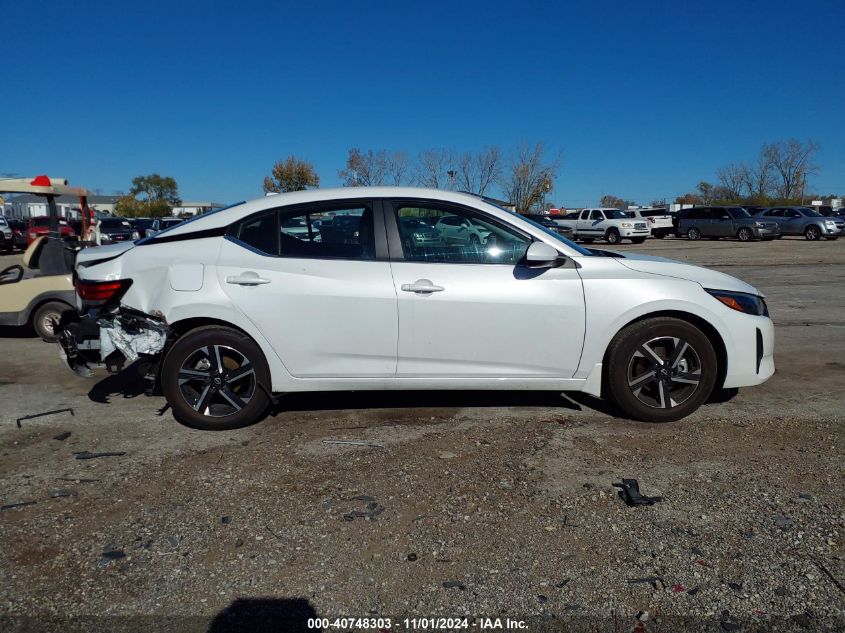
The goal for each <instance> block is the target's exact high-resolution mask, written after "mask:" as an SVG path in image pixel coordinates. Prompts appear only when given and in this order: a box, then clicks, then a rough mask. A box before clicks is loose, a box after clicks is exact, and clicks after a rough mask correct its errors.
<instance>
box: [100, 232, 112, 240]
mask: <svg viewBox="0 0 845 633" xmlns="http://www.w3.org/2000/svg"><path fill="white" fill-rule="evenodd" d="M100 241H101V242H111V236H110V235H109V234H108V233H100Z"/></svg>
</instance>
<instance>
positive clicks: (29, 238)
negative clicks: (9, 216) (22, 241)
mask: <svg viewBox="0 0 845 633" xmlns="http://www.w3.org/2000/svg"><path fill="white" fill-rule="evenodd" d="M49 233H50V218H49V217H48V216H46V215H37V216H35V217H32V218H29V220H28V221H27V223H26V243H27V246H28V245H30V244H32V243H33V242H34V241H35V239H36V238H37V237H39V236H41V235H48V234H49ZM59 234H60V235H61V237H62V239H67V238H69V237H76V232H75V231H74V230H73V228H71V226H70V224H69V223H68V221H67V220H65V219H60V220H59Z"/></svg>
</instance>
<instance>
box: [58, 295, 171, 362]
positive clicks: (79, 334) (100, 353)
mask: <svg viewBox="0 0 845 633" xmlns="http://www.w3.org/2000/svg"><path fill="white" fill-rule="evenodd" d="M167 331H168V328H167V322H166V321H165V320H164V318H163V317H161V316H158V315H150V314H146V313H144V312H140V311H139V310H134V309H132V308H127V307H125V306H121V307H120V308H117V309H115V310H113V311H111V312H108V313H100V314H98V315H95V316H92V315H87V316H83V317H82V318H81V319H77V320H73V321H69V322H62V323H60V324H59V328H58V333H59V337H58V338H59V346H60V347H61V349H62V352H61V357H62V359H63V360H64V361H65V363H66V364H67V366H68V367H69V368H70V369H71V371H73V372H74V373H76V374H78V375H79V376H82V377H84V378H87V377H89V376H91V375H92V368H93V367H101V366H105V367H106V369H108V371H109V372H110V373H117V372H119V371H120V370H121V369H123V367H124V365H125V364H126V363H127V361H128V362H129V363H133V362H135V361H136V360H138V359H139V358H141V357H142V356H155V355H157V354H159V353H160V352H161V351H162V350H163V349H164V346H165V344H166V342H167Z"/></svg>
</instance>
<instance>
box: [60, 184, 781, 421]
mask: <svg viewBox="0 0 845 633" xmlns="http://www.w3.org/2000/svg"><path fill="white" fill-rule="evenodd" d="M339 215H340V216H342V217H344V218H346V220H345V221H344V222H343V223H342V224H343V225H342V226H341V225H340V224H338V226H334V224H335V223H334V222H331V223H329V222H325V221H323V219H324V218H327V217H337V216H339ZM447 218H458V219H459V220H461V221H463V220H466V221H467V222H468V223H470V224H471V225H473V226H476V227H478V228H479V234H481V235H483V234H485V233H486V235H487V236H486V238H485V239H481V238H480V237H479V239H478V241H477V242H476V241H475V240H472V239H467V240H465V241H462V242H460V243H458V242H451V241H449V240H440V239H437V240H434V239H432V240H413V239H406V238H407V237H408V236H407V235H404V233H406V232H408V231H418V230H419V228H418V225H419V223H420V221H423V222H425V223H426V224H427V225H429V226H434V225H437V224H442V223H443V221H444V220H446V219H447ZM411 219H413V221H409V220H411ZM450 221H451V220H450ZM291 222H296V224H297V225H298V226H299V227H300V228H302V227H303V225H304V229H305V230H304V231H299V232H298V234H297V235H295V236H294V235H290V234H288V233H287V232H286V230H285V227H286V226H288V225H289V224H290V223H291ZM315 222H320V227H319V230H318V231H317V230H313V228H314V227H313V224H314V223H315ZM76 286H77V292H78V302H79V303H78V304H79V310H80V314H81V315H82V318H81V319H80V320H79V321H78V322H75V323H69V324H64V325H63V326H62V327H60V332H61V336H60V340H61V343H62V346H63V348H64V350H65V353H66V356H67V362H68V363H69V364H70V365H71V367H72V368H73V369H75V370H76V371H77V372H79V373H82V374H90V372H91V368H92V367H91V366H92V365H96V364H98V363H104V364H105V365H107V366H108V367H109V368H110V369H111V370H112V371H117V370H119V369H120V368H121V367H122V365H123V364H124V363H125V362H128V361H134V360H136V359H139V358H141V359H146V360H147V361H150V362H152V363H153V365H152V369H155V367H156V366H158V367H159V368H160V380H161V385H162V388H163V391H164V394H165V396H166V397H167V400H168V402H169V403H170V406H171V407H172V410H173V413H174V415H175V417H176V418H177V419H178V420H180V421H182V422H183V423H186V424H188V425H191V426H194V427H197V428H203V429H228V428H236V427H240V426H244V425H246V424H250V423H252V422H255V421H256V420H258V419H260V418H261V417H262V415H263V414H264V412H265V411H266V410H267V409H268V405H269V403H270V402H271V400H272V399H273V394H276V393H281V392H292V391H321V390H325V391H332V390H383V389H391V390H392V389H538V390H539V389H542V390H555V391H584V392H586V393H589V394H592V395H594V396H599V397H603V398H608V399H610V400H611V401H613V402H615V403H616V405H618V407H619V408H620V409H621V411H622V412H623V414H624V415H627V416H630V417H634V418H638V419H642V420H652V421H669V420H676V419H678V418H681V417H683V416H685V415H687V414H689V413H691V412H692V411H694V410H695V409H697V408H698V407H699V405H701V404H702V403H703V402H704V401H705V400H707V398H708V397H709V396H710V394H711V392H712V391H713V389H714V388H722V387H724V388H732V387H741V386H745V385H756V384H759V383H762V382H764V381H765V380H766V379H768V378H769V377H770V376H771V375H772V373H773V372H774V360H773V356H772V353H773V345H774V330H773V326H772V322H771V320H770V319H769V317H768V312H767V308H766V304H765V302H764V300H763V298H762V297H761V295H760V293H759V292H758V291H757V290H756V289H755V288H753V287H752V286H749V285H748V284H746V283H744V282H742V281H739V280H738V279H735V278H733V277H729V276H728V275H725V274H723V273H720V272H715V271H712V270H708V269H705V268H699V267H696V266H692V265H690V264H686V263H682V262H673V261H668V260H661V259H656V258H650V257H645V256H637V255H633V254H624V255H623V254H618V253H615V254H614V253H605V252H603V251H600V250H588V249H586V248H583V247H581V246H578V245H577V244H574V243H573V242H571V241H569V240H567V239H565V238H563V237H561V236H560V235H559V234H557V233H556V232H554V231H551V230H549V229H547V228H545V227H543V226H541V225H539V224H535V223H534V222H532V221H531V220H529V219H526V218H524V217H520V216H518V215H515V214H513V213H511V212H508V211H505V210H504V209H501V208H499V207H496V206H494V205H492V204H490V203H488V202H486V201H484V200H481V199H479V198H476V197H474V196H470V195H466V194H459V193H453V192H445V191H437V190H429V189H412V188H394V187H385V188H358V187H355V188H353V187H350V188H346V189H337V190H323V189H321V190H315V191H301V192H295V193H288V194H281V195H278V196H272V197H269V198H261V199H259V200H253V201H251V202H247V203H241V204H238V205H236V206H233V207H230V208H227V209H224V210H220V211H216V212H213V213H209V214H206V215H203V216H200V217H198V218H196V219H194V220H190V221H187V222H184V223H182V224H180V225H178V226H176V227H173V228H171V229H168V230H165V231H162V232H161V233H158V234H156V235H154V236H151V237H148V238H145V239H143V240H140V241H138V242H137V243H132V242H127V243H122V244H114V245H112V246H103V247H97V248H89V249H84V250H82V251H80V252H79V255H78V257H77V261H76Z"/></svg>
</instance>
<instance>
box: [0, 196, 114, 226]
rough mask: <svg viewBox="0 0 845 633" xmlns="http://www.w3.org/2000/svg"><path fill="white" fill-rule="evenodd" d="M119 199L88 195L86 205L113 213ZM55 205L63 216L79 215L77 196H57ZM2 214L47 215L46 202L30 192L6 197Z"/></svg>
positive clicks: (16, 216) (22, 216)
mask: <svg viewBox="0 0 845 633" xmlns="http://www.w3.org/2000/svg"><path fill="white" fill-rule="evenodd" d="M119 199H120V197H119V196H88V206H89V207H91V208H92V209H94V210H95V211H97V212H98V213H105V214H113V213H114V205H115V204H117V201H118V200H119ZM56 207H57V208H58V210H59V216H61V217H63V218H67V219H69V220H76V219H79V218H80V216H81V212H80V210H79V198H77V197H75V196H58V197H57V198H56ZM3 215H5V216H6V217H10V218H22V219H25V218H32V217H36V216H39V215H47V202H46V201H45V200H44V197H43V196H36V195H34V194H30V193H26V194H22V195H19V196H12V197H7V198H6V200H5V202H4V203H3Z"/></svg>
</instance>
